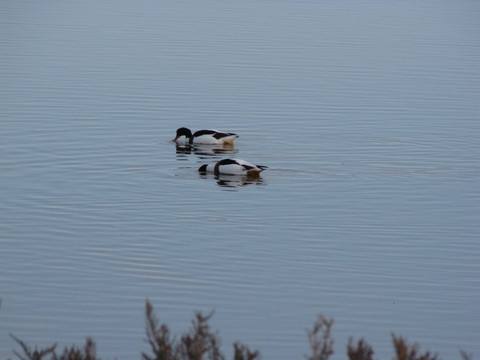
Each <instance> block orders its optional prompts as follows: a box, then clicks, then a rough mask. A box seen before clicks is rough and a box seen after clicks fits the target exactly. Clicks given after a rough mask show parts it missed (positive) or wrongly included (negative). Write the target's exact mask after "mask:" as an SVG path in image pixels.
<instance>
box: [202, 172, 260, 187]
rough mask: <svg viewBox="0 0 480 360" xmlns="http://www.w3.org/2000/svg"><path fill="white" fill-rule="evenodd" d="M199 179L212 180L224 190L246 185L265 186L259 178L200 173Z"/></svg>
mask: <svg viewBox="0 0 480 360" xmlns="http://www.w3.org/2000/svg"><path fill="white" fill-rule="evenodd" d="M200 178H202V179H214V180H216V183H217V185H218V186H220V187H224V188H231V189H234V188H238V187H243V186H247V185H265V184H266V183H265V181H264V180H263V179H262V178H261V177H250V176H244V175H225V174H219V175H213V174H206V173H200Z"/></svg>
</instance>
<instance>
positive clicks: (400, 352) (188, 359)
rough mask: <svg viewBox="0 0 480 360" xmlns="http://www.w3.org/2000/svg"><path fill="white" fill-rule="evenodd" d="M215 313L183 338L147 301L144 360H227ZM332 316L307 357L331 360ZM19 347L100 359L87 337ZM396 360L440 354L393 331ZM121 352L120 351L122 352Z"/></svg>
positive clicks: (354, 354)
mask: <svg viewBox="0 0 480 360" xmlns="http://www.w3.org/2000/svg"><path fill="white" fill-rule="evenodd" d="M212 315H213V313H210V314H209V315H206V316H205V315H203V314H202V313H200V312H197V313H196V314H195V317H194V319H193V320H192V325H191V327H190V329H188V331H187V332H185V333H184V334H183V335H182V336H181V337H179V338H177V337H176V336H172V335H171V333H170V329H169V328H168V325H167V324H163V323H160V322H159V321H158V319H157V317H156V315H155V312H154V310H153V306H152V304H151V303H150V301H148V300H147V301H146V303H145V318H146V342H147V343H148V344H149V345H150V349H149V351H148V352H142V353H141V359H142V360H207V359H208V360H225V355H224V354H223V353H222V351H221V349H220V345H221V343H220V338H219V336H218V334H217V333H216V332H212V330H211V329H210V326H209V324H208V321H209V320H210V318H211V317H212ZM333 323H334V321H333V319H329V318H326V317H324V316H323V315H319V316H318V317H317V319H316V321H315V322H314V325H313V328H312V329H311V330H308V331H307V336H308V341H309V344H310V354H308V355H306V356H305V359H307V360H328V359H329V358H330V357H331V356H332V354H333V352H334V350H333V345H334V341H333V337H332V327H333ZM10 336H11V337H12V339H13V340H14V341H15V342H16V343H17V344H18V346H19V347H20V349H19V350H18V351H17V350H14V354H15V356H17V357H18V358H19V359H21V360H100V358H99V357H98V356H97V354H96V346H95V342H94V341H93V339H91V338H87V339H86V341H85V345H83V347H78V346H75V345H73V346H70V347H65V348H64V349H63V350H61V351H58V350H57V344H53V345H51V346H49V347H45V348H41V349H38V348H37V347H35V348H33V349H32V348H31V347H30V346H29V345H27V343H26V342H25V341H23V340H21V339H19V338H17V337H15V336H14V335H10ZM392 342H393V350H394V355H393V358H392V359H393V360H438V359H439V358H438V355H437V354H432V353H430V352H429V351H427V352H420V346H419V345H418V344H416V343H414V344H409V343H408V342H407V340H406V339H405V338H403V337H401V336H397V335H395V334H392ZM119 355H121V354H119ZM346 355H347V357H348V359H349V360H373V359H374V357H373V355H374V351H373V348H372V347H371V346H370V345H369V344H368V343H367V342H366V341H365V340H364V339H360V340H358V341H357V342H354V340H353V339H352V338H350V339H349V341H348V344H347V351H346ZM460 356H461V358H462V360H472V356H471V355H470V354H468V353H466V352H464V351H460ZM260 358H261V356H260V353H259V352H258V351H256V350H251V349H250V348H249V347H248V346H246V345H244V344H241V343H234V344H233V360H256V359H260Z"/></svg>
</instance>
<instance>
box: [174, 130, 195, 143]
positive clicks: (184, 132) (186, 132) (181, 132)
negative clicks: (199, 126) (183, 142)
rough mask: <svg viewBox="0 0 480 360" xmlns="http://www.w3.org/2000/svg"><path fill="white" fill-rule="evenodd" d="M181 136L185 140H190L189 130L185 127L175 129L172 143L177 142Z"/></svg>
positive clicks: (190, 133)
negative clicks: (175, 132)
mask: <svg viewBox="0 0 480 360" xmlns="http://www.w3.org/2000/svg"><path fill="white" fill-rule="evenodd" d="M182 136H185V137H186V138H187V139H191V138H192V132H191V131H190V129H188V128H186V127H181V128H178V129H177V134H176V135H175V139H173V141H177V140H178V139H179V138H181V137H182Z"/></svg>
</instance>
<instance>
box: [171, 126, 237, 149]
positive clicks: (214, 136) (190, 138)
mask: <svg viewBox="0 0 480 360" xmlns="http://www.w3.org/2000/svg"><path fill="white" fill-rule="evenodd" d="M182 137H185V143H189V144H203V145H219V144H220V145H233V143H234V142H235V139H236V138H238V135H237V134H234V133H227V132H223V131H218V130H214V129H209V130H198V131H195V132H194V133H193V134H192V131H191V130H190V129H188V128H186V127H182V128H179V129H177V133H176V135H175V139H173V141H178V140H179V139H181V138H182Z"/></svg>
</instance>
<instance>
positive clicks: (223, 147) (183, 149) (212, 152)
mask: <svg viewBox="0 0 480 360" xmlns="http://www.w3.org/2000/svg"><path fill="white" fill-rule="evenodd" d="M175 150H176V153H177V154H191V153H194V154H196V155H200V156H219V155H222V154H235V153H236V152H237V150H236V149H235V147H234V146H233V145H227V144H216V145H190V144H178V143H177V144H175Z"/></svg>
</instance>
